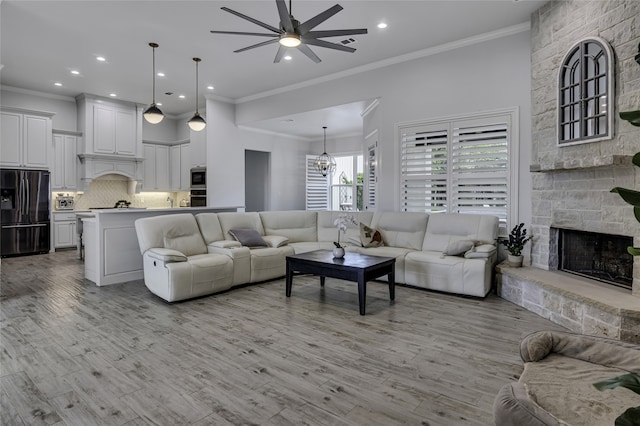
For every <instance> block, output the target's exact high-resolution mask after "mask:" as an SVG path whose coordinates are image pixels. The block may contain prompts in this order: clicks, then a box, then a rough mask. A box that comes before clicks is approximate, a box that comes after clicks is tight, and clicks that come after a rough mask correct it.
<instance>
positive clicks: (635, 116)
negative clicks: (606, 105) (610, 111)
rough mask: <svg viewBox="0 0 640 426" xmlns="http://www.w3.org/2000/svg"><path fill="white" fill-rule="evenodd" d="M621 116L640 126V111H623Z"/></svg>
mask: <svg viewBox="0 0 640 426" xmlns="http://www.w3.org/2000/svg"><path fill="white" fill-rule="evenodd" d="M620 118H622V119H623V120H627V121H628V122H629V123H631V124H632V125H633V126H640V111H626V112H621V113H620Z"/></svg>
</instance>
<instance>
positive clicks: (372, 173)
mask: <svg viewBox="0 0 640 426" xmlns="http://www.w3.org/2000/svg"><path fill="white" fill-rule="evenodd" d="M377 150H378V143H377V142H376V143H374V144H373V145H370V146H369V147H368V148H367V181H366V191H367V200H366V204H365V209H367V210H375V209H376V188H377V183H378V174H377V172H376V170H377V167H378V158H377V156H376V155H377Z"/></svg>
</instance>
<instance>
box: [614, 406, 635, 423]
mask: <svg viewBox="0 0 640 426" xmlns="http://www.w3.org/2000/svg"><path fill="white" fill-rule="evenodd" d="M614 424H615V426H638V425H640V407H631V408H628V409H627V410H626V411H625V412H624V413H622V414H621V415H620V416H618V418H617V419H616V422H615V423H614Z"/></svg>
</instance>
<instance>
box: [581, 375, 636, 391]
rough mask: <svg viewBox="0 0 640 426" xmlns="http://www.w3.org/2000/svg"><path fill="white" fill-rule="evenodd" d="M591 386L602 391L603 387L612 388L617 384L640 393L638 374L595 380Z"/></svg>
mask: <svg viewBox="0 0 640 426" xmlns="http://www.w3.org/2000/svg"><path fill="white" fill-rule="evenodd" d="M593 386H594V387H595V388H596V389H598V390H599V391H603V390H605V389H614V388H617V387H618V386H622V387H623V388H627V389H631V390H632V391H634V392H635V393H637V394H638V395H640V374H636V373H627V374H623V375H622V376H618V377H614V378H612V379H606V380H600V381H599V382H595V383H594V384H593Z"/></svg>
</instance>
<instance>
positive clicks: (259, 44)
mask: <svg viewBox="0 0 640 426" xmlns="http://www.w3.org/2000/svg"><path fill="white" fill-rule="evenodd" d="M277 42H278V40H267V41H263V42H262V43H258V44H252V45H251V46H247V47H243V48H242V49H238V50H234V51H233V53H240V52H244V51H245V50H250V49H255V48H256V47H262V46H266V45H267V44H273V43H277Z"/></svg>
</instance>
